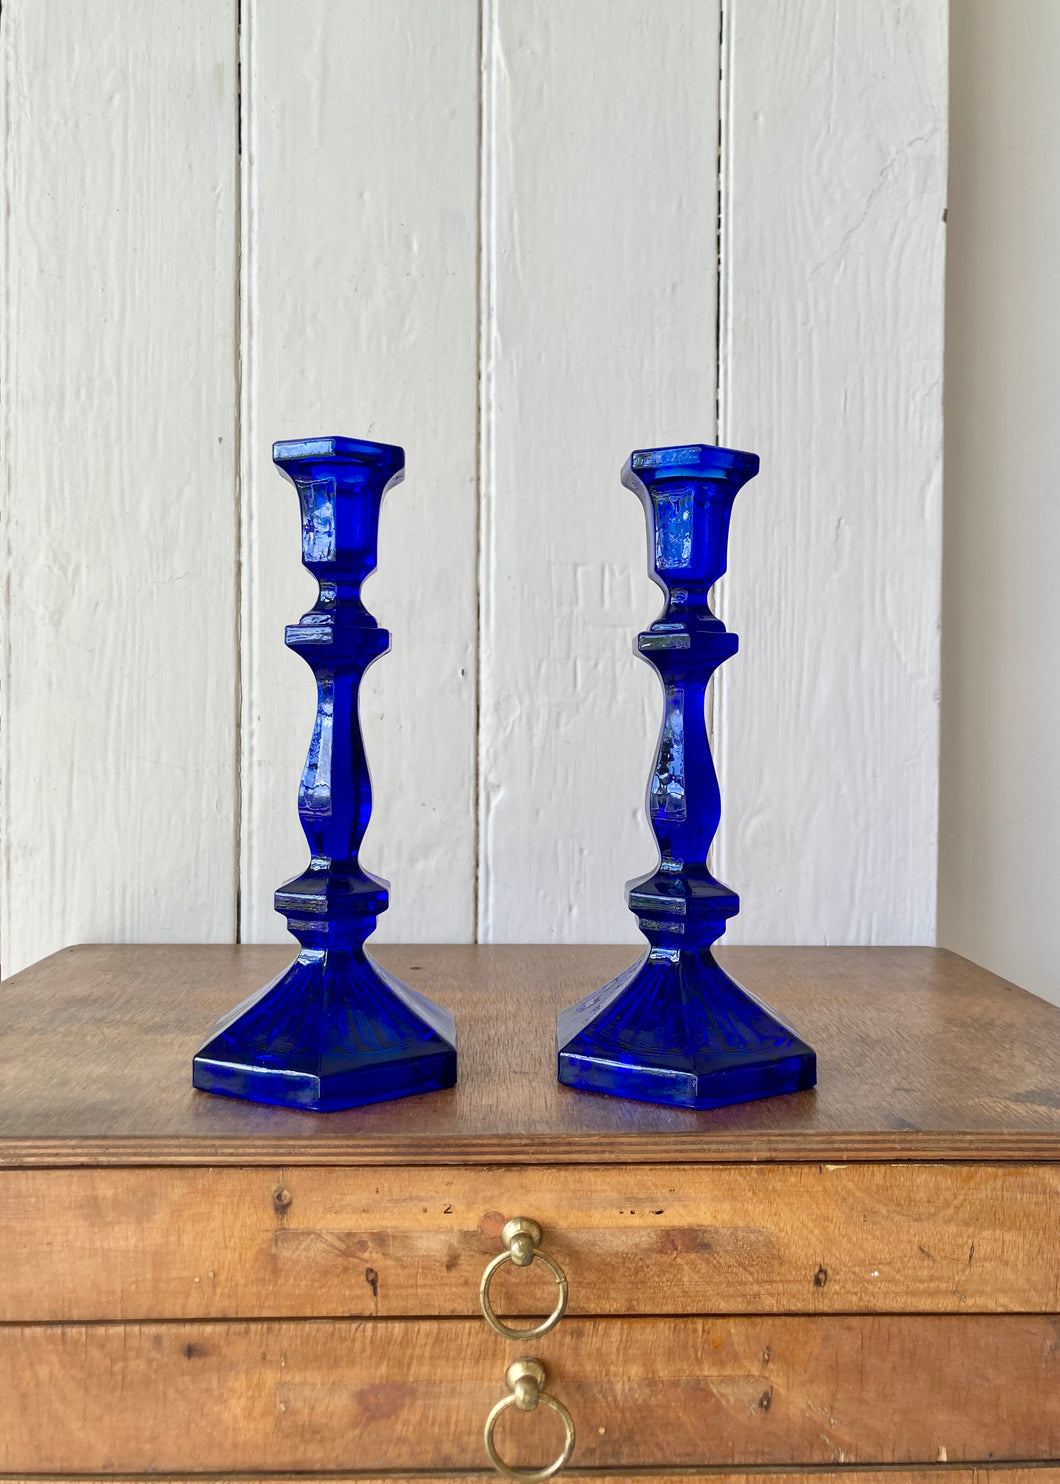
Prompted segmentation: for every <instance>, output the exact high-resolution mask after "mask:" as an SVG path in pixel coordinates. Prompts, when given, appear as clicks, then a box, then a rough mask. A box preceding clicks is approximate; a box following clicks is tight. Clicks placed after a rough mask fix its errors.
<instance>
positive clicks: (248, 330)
mask: <svg viewBox="0 0 1060 1484" xmlns="http://www.w3.org/2000/svg"><path fill="white" fill-rule="evenodd" d="M251 5H252V0H237V7H236V68H237V71H236V76H237V79H238V86H237V89H236V99H237V101H236V109H237V117H236V129H237V137H236V145H237V182H236V184H237V201H236V211H237V237H236V254H237V262H236V409H235V415H236V577H237V589H236V737H235V746H236V827H235V872H236V904H235V905H236V921H235V941H236V942H237V943H241V942H242V941H243V905H244V904H243V884H244V882H245V881H250V880H251V879H252V872H251V871H250V869H249V864H248V863H247V862H245V861H244V854H245V852H246V851H248V850H249V849H250V847H251V841H252V839H253V832H252V830H251V829H249V828H248V827H247V820H248V818H249V816H250V806H249V800H248V795H249V793H250V790H251V786H252V785H251V779H252V772H253V770H252V769H251V768H250V767H248V766H247V758H246V748H247V743H248V739H249V738H250V737H251V736H252V733H253V728H252V726H251V725H250V724H249V721H248V717H247V714H246V706H247V697H248V696H249V695H250V694H251V693H252V686H251V685H250V684H249V683H248V679H249V677H248V675H247V667H248V666H249V665H250V664H251V661H252V658H253V622H252V618H253V615H252V613H251V603H252V589H253V581H252V565H253V564H252V561H251V554H250V537H251V533H250V505H249V493H248V492H249V486H250V480H249V477H248V474H249V467H250V464H249V459H250V452H251V450H250V439H251V436H252V433H253V417H252V415H251V413H252V409H251V401H250V399H251V392H252V386H251V366H250V352H251V344H252V339H253V323H252V312H253V304H252V282H251V231H252V226H253V223H252V211H251V200H250V189H251V182H250V90H251V68H250V66H249V62H250V33H251V14H250V12H251Z"/></svg>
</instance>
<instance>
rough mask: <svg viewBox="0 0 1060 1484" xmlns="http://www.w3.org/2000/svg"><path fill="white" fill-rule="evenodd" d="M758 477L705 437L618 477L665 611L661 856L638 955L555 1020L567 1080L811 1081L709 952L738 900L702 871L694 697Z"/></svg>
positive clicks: (725, 1088) (706, 1098) (755, 1087)
mask: <svg viewBox="0 0 1060 1484" xmlns="http://www.w3.org/2000/svg"><path fill="white" fill-rule="evenodd" d="M757 473H758V457H757V455H756V454H753V453H736V452H735V451H734V450H732V449H728V448H713V447H709V446H706V445H703V444H699V445H696V446H695V447H691V448H649V449H643V450H641V451H640V452H639V453H634V454H633V455H632V456H631V458H630V460H629V463H628V464H627V465H626V467H625V468H624V469H623V471H622V483H623V484H624V485H625V486H626V487H627V489H631V490H632V491H633V492H634V494H636V495H637V497H638V498H639V500H640V502H641V504H642V505H643V506H644V513H645V515H646V517H647V522H648V550H649V567H650V571H651V575H652V576H653V578H654V579H655V581H656V582H657V583H658V584H659V586H660V587H661V588H662V590H663V592H664V593H665V594H666V606H665V608H664V609H663V612H662V614H661V615H660V617H659V618H658V619H656V621H655V622H654V623H653V624H652V626H651V628H650V629H649V630H648V631H647V633H644V634H640V635H639V636H638V639H637V647H638V649H639V650H640V653H641V654H642V655H643V656H644V658H645V659H646V660H647V661H648V663H649V664H650V665H652V666H654V668H655V669H656V670H657V671H658V672H659V675H660V677H661V679H662V683H663V693H664V697H665V709H664V714H663V725H662V733H661V735H660V737H659V746H658V750H657V752H656V755H655V768H654V772H653V773H652V778H651V783H650V785H649V788H648V812H649V814H650V816H651V823H652V828H653V830H654V831H655V837H656V839H657V840H658V842H659V852H660V856H661V859H660V861H659V864H658V866H657V867H656V869H655V870H654V871H652V872H651V873H650V874H649V875H647V876H645V877H643V878H642V879H640V880H638V881H631V882H630V883H629V887H628V891H629V906H630V910H631V911H632V912H633V913H634V915H635V916H636V918H637V922H638V924H639V925H640V930H641V932H642V933H643V934H644V936H645V937H646V938H647V940H648V943H649V945H650V946H649V948H648V950H647V952H646V953H645V954H644V955H643V956H642V957H641V958H640V959H639V960H638V961H637V962H636V963H635V964H634V965H633V966H632V967H631V968H629V969H627V970H626V971H625V973H623V974H620V975H619V976H618V978H617V979H614V980H612V982H611V983H610V984H607V985H605V986H604V988H603V989H599V990H597V991H596V992H595V993H593V994H591V995H589V996H588V997H587V998H586V999H584V1000H582V1001H581V1002H580V1003H579V1004H577V1005H572V1006H571V1007H570V1009H568V1010H564V1011H563V1012H562V1013H561V1015H560V1017H559V1025H558V1044H559V1080H560V1081H561V1082H563V1083H565V1084H566V1085H567V1086H568V1087H577V1088H580V1089H582V1090H583V1091H586V1092H605V1093H611V1094H612V1095H613V1096H615V1097H623V1098H637V1099H639V1100H641V1101H643V1102H649V1103H669V1104H672V1105H674V1106H676V1107H679V1108H716V1107H720V1106H722V1105H723V1104H725V1103H740V1102H745V1101H747V1100H749V1099H751V1098H764V1097H772V1096H773V1095H774V1094H775V1093H781V1092H796V1091H798V1090H800V1089H801V1088H806V1087H812V1086H813V1085H814V1083H815V1082H816V1080H817V1061H816V1057H815V1056H814V1053H813V1051H812V1050H811V1048H810V1047H809V1046H807V1045H806V1043H805V1041H802V1040H800V1039H799V1037H798V1036H797V1035H796V1034H795V1032H794V1031H792V1030H790V1029H789V1028H788V1027H787V1026H786V1025H784V1024H783V1022H782V1021H780V1020H778V1019H777V1017H776V1015H774V1013H773V1012H772V1010H770V1009H768V1008H767V1006H765V1005H763V1004H762V1003H761V1001H759V1000H757V999H755V997H754V996H753V995H751V994H749V993H748V992H747V990H746V989H744V988H743V987H742V986H741V985H739V984H737V983H736V981H735V980H734V979H732V978H730V976H729V975H728V974H726V972H725V970H724V969H723V968H721V966H720V965H719V964H718V963H717V962H716V961H715V959H714V955H713V954H712V953H711V951H710V950H711V944H712V943H714V942H715V941H716V940H717V939H718V938H720V937H721V935H722V933H723V932H724V931H725V924H726V922H727V921H728V919H729V918H730V917H733V916H735V914H736V913H737V912H738V911H739V909H740V902H739V898H738V897H737V896H736V893H735V892H734V891H732V890H730V888H729V887H727V886H723V885H722V884H721V882H720V881H716V880H715V879H714V877H713V876H712V875H711V873H710V872H709V871H708V870H707V852H708V851H709V849H710V845H711V842H712V841H713V839H714V836H715V834H716V833H717V829H718V822H719V820H720V818H721V798H720V795H719V792H718V780H717V776H716V774H715V772H714V762H713V759H712V758H711V755H710V745H709V743H708V740H707V729H706V718H705V714H704V703H705V700H706V689H707V683H708V681H709V680H710V677H711V675H712V674H713V673H714V671H715V670H716V669H717V668H718V666H719V665H720V664H721V663H722V661H723V660H727V659H728V658H729V656H730V655H733V654H735V653H736V648H737V642H738V641H737V638H736V635H735V634H730V633H729V632H728V631H727V630H726V628H725V626H724V624H723V623H722V622H721V620H720V619H719V618H716V617H715V615H714V614H713V612H712V611H711V608H710V601H709V600H710V590H711V588H712V587H713V586H714V584H715V582H717V580H718V578H719V577H720V576H721V574H722V573H723V572H724V571H725V558H726V548H727V544H728V535H729V514H730V511H731V510H732V502H733V499H734V498H735V496H736V492H737V491H738V490H739V489H740V487H741V485H743V484H745V483H746V482H747V480H749V479H752V478H753V477H754V475H755V474H757Z"/></svg>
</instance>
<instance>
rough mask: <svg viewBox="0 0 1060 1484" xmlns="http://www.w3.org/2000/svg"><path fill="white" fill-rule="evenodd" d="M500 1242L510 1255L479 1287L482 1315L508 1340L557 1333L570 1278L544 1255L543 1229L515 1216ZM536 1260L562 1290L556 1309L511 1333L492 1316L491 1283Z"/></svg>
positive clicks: (504, 1255) (501, 1257) (502, 1257)
mask: <svg viewBox="0 0 1060 1484" xmlns="http://www.w3.org/2000/svg"><path fill="white" fill-rule="evenodd" d="M501 1241H502V1242H503V1243H504V1245H505V1247H506V1248H507V1251H505V1252H500V1253H498V1255H497V1256H496V1257H495V1258H494V1259H493V1261H492V1262H491V1263H490V1264H489V1266H488V1267H487V1268H486V1271H485V1272H484V1273H483V1274H482V1282H481V1283H480V1284H479V1288H478V1296H479V1302H480V1303H481V1305H482V1312H483V1314H484V1315H485V1316H486V1319H487V1320H488V1321H489V1323H490V1324H492V1326H493V1328H494V1329H495V1330H496V1331H497V1333H498V1334H499V1335H503V1336H504V1338H505V1339H506V1340H536V1339H538V1338H539V1337H540V1336H541V1335H547V1334H548V1332H549V1330H550V1329H554V1328H555V1326H556V1325H557V1324H558V1323H559V1322H560V1320H561V1319H562V1318H563V1316H564V1314H565V1313H566V1311H567V1275H566V1273H565V1272H564V1271H563V1269H562V1268H561V1267H560V1265H559V1263H558V1262H557V1261H556V1259H555V1258H554V1257H549V1255H548V1253H547V1252H542V1251H541V1228H540V1227H539V1226H538V1224H537V1222H536V1221H531V1220H530V1218H529V1217H528V1216H516V1217H515V1219H514V1220H513V1221H509V1222H507V1223H506V1225H505V1226H504V1228H503V1230H502V1231H501ZM535 1257H536V1258H537V1259H538V1261H540V1262H543V1263H544V1264H545V1267H546V1268H548V1270H549V1272H550V1273H551V1274H552V1276H553V1278H555V1280H556V1287H557V1288H558V1289H559V1293H558V1295H557V1298H556V1307H555V1308H554V1309H553V1310H552V1313H551V1314H550V1315H549V1316H548V1318H547V1319H544V1320H542V1322H541V1323H540V1324H538V1325H535V1326H534V1328H533V1329H512V1328H511V1326H510V1325H507V1324H505V1323H504V1321H503V1320H502V1319H498V1318H497V1316H496V1314H495V1313H494V1312H493V1305H492V1304H491V1303H490V1283H491V1282H492V1281H493V1275H494V1273H495V1272H496V1271H497V1269H498V1268H500V1267H503V1265H504V1264H505V1263H506V1262H511V1263H514V1264H515V1266H516V1267H517V1268H528V1267H529V1266H530V1264H531V1263H532V1262H533V1260H534V1258H535ZM535 1405H536V1404H535ZM512 1477H513V1478H514V1477H516V1476H515V1475H513V1476H512ZM519 1477H521V1476H519ZM528 1477H529V1476H528ZM547 1477H548V1476H547V1475H542V1478H547Z"/></svg>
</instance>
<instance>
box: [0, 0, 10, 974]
mask: <svg viewBox="0 0 1060 1484" xmlns="http://www.w3.org/2000/svg"><path fill="white" fill-rule="evenodd" d="M7 32H8V22H7V20H6V18H5V16H4V6H3V3H2V0H0V48H2V50H3V57H2V59H0V66H2V67H3V69H4V79H3V81H4V112H3V130H4V138H3V151H4V165H3V170H4V226H3V232H4V240H3V275H4V324H3V347H2V350H0V357H2V359H0V402H2V404H3V406H2V429H3V447H2V449H0V458H2V459H3V465H4V469H3V510H2V511H0V521H2V525H3V530H2V532H0V553H2V560H3V566H4V572H3V595H4V601H3V612H2V613H0V625H2V629H3V633H2V637H0V871H2V878H3V879H2V880H0V977H2V975H3V957H2V956H3V954H4V953H6V949H7V936H8V931H9V911H10V899H9V895H8V893H9V891H10V887H11V841H10V831H9V830H8V828H7V809H8V801H9V799H10V797H11V793H10V768H9V765H8V749H9V745H10V735H9V731H8V700H9V697H10V695H11V625H10V617H9V615H10V613H11V427H10V420H11V326H12V318H11V69H10V67H9V54H10V48H9V46H8V36H7Z"/></svg>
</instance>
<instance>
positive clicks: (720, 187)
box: [707, 0, 730, 870]
mask: <svg viewBox="0 0 1060 1484" xmlns="http://www.w3.org/2000/svg"><path fill="white" fill-rule="evenodd" d="M727 19H728V18H727V15H726V11H725V4H724V0H720V3H719V5H718V65H717V74H716V78H715V81H716V86H717V100H718V101H717V113H718V125H717V127H718V144H717V153H716V156H715V160H716V163H715V171H716V176H717V191H716V193H715V202H716V205H715V239H714V248H715V257H714V442H715V443H719V444H720V443H721V441H722V429H723V427H724V419H725V414H726V412H727V410H728V409H727V408H726V407H724V406H723V386H722V365H723V363H726V364H727V359H728V357H727V350H728V346H727V343H726V342H727V337H728V331H729V315H728V313H727V311H726V284H725V281H724V279H725V274H726V271H727V267H728V255H727V254H726V251H725V233H726V228H727V226H728V212H727V210H726V206H727V202H726V196H725V193H726V191H727V189H728V185H729V171H728V169H727V161H726V154H727V152H728V149H729V133H730V131H729V129H728V128H727V120H726V114H727V111H728V104H729V96H728V87H729V75H730V69H729V68H728V67H726V65H725V49H726V46H727V45H728V25H727ZM719 678H720V677H718V676H716V675H715V676H714V677H713V678H712V679H711V682H710V689H709V691H708V695H709V702H708V706H707V740H708V742H709V743H710V747H711V749H712V751H713V750H714V749H715V747H716V741H717V735H718V715H719V710H720V708H719V704H718V680H719ZM723 818H724V815H723ZM718 844H719V842H718V840H717V839H715V842H714V844H713V845H712V847H711V850H710V852H709V865H710V869H711V870H713V869H714V868H715V864H716V857H717V855H718V853H719V852H718Z"/></svg>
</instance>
